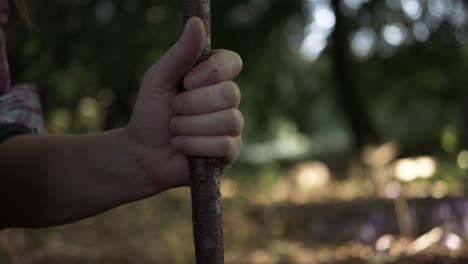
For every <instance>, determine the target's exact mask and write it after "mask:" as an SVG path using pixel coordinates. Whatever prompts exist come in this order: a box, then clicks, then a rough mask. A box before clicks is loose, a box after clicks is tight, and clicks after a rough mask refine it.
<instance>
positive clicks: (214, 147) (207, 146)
mask: <svg viewBox="0 0 468 264" xmlns="http://www.w3.org/2000/svg"><path fill="white" fill-rule="evenodd" d="M172 145H173V146H174V147H175V148H176V149H178V150H179V151H181V152H182V153H184V154H185V155H187V156H192V157H216V158H224V162H225V164H230V163H232V162H233V161H235V160H236V159H237V158H238V157H239V154H240V151H241V149H242V138H241V137H240V136H238V137H230V136H217V137H185V136H181V137H176V138H174V140H173V141H172Z"/></svg>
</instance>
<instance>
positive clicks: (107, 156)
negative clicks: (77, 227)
mask: <svg viewBox="0 0 468 264" xmlns="http://www.w3.org/2000/svg"><path fill="white" fill-rule="evenodd" d="M121 134H122V129H117V130H111V131H107V132H104V133H99V134H92V135H85V136H17V137H13V138H11V139H9V140H7V141H6V142H4V143H2V144H0V169H1V173H0V226H23V227H38V226H49V225H57V224H64V223H68V222H71V221H76V220H80V219H83V218H86V217H88V216H92V215H95V214H98V213H100V212H103V211H105V210H108V209H110V208H113V207H116V206H118V205H121V204H124V203H128V202H131V201H135V200H138V199H141V198H145V197H148V196H151V195H153V194H155V193H157V192H158V190H157V187H156V186H155V184H154V183H153V182H152V181H151V179H148V177H146V175H145V173H144V172H143V171H142V169H140V167H139V166H138V165H137V164H138V161H137V159H138V153H134V154H135V155H132V154H133V153H131V151H137V150H132V149H130V144H129V143H128V142H126V140H125V137H123V136H122V135H121ZM127 145H128V146H127Z"/></svg>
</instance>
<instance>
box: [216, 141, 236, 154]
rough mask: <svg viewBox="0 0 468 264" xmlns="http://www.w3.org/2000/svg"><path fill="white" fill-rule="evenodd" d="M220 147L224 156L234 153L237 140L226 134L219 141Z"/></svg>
mask: <svg viewBox="0 0 468 264" xmlns="http://www.w3.org/2000/svg"><path fill="white" fill-rule="evenodd" d="M219 145H220V146H219V148H220V150H221V152H222V153H223V156H224V157H229V156H231V155H232V153H233V151H234V148H235V142H234V139H233V138H232V137H229V136H225V137H223V138H222V139H221V141H220V143H219Z"/></svg>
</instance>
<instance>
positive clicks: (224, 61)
mask: <svg viewBox="0 0 468 264" xmlns="http://www.w3.org/2000/svg"><path fill="white" fill-rule="evenodd" d="M204 42H205V32H204V26H203V22H202V21H201V20H200V19H198V18H191V19H190V20H189V21H188V22H187V24H186V26H185V29H184V32H183V34H182V36H181V37H180V39H179V40H178V41H177V43H175V44H174V46H172V48H171V49H170V50H169V51H168V52H167V53H166V54H165V55H164V56H163V57H162V58H161V59H160V60H159V61H158V62H157V63H156V64H154V65H153V66H152V67H151V68H150V69H148V71H147V72H146V73H145V75H144V77H143V81H142V83H141V87H140V92H139V94H138V98H137V101H136V104H135V109H134V112H133V114H132V118H131V120H130V122H129V124H128V126H127V127H126V129H125V132H126V133H125V134H126V137H127V139H129V142H131V144H130V146H131V148H132V151H131V153H132V154H131V155H134V157H133V159H135V155H136V160H137V162H136V164H138V165H137V166H140V167H141V168H142V170H143V172H144V174H145V175H146V176H149V177H151V178H152V179H153V180H154V182H155V183H156V185H157V186H158V189H159V191H163V190H166V189H169V188H174V187H179V186H186V185H189V183H190V176H189V171H188V161H187V157H188V156H197V157H213V158H215V157H216V158H223V160H224V169H226V168H228V167H229V166H230V165H231V164H232V163H233V162H234V161H235V160H236V159H237V158H238V156H239V153H240V150H241V145H242V140H241V136H240V134H241V130H242V127H243V117H242V114H241V113H240V112H239V110H238V109H237V108H238V106H239V103H240V90H239V88H238V86H237V85H236V84H235V83H234V82H233V81H232V80H233V79H234V78H235V77H236V76H237V75H238V74H239V73H240V71H241V69H242V60H241V58H240V57H239V55H237V54H236V53H234V52H232V51H227V50H214V51H213V53H212V55H211V56H210V57H209V58H208V59H207V60H206V61H204V62H202V63H200V64H198V65H197V66H195V67H194V64H195V62H196V61H197V59H198V58H199V56H200V54H201V52H202V50H203V46H204ZM193 67H194V68H193ZM181 83H182V84H183V85H184V88H185V89H186V91H185V92H183V93H181V94H178V92H177V91H178V87H179V85H180V84H181Z"/></svg>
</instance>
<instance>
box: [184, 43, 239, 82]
mask: <svg viewBox="0 0 468 264" xmlns="http://www.w3.org/2000/svg"><path fill="white" fill-rule="evenodd" d="M241 70H242V59H241V57H240V56H239V55H238V54H237V53H235V52H233V51H229V50H222V49H220V50H214V51H213V52H212V54H211V55H210V57H209V58H208V59H207V60H206V61H204V62H202V63H200V64H198V65H197V66H195V68H193V69H192V70H191V71H190V72H189V73H188V74H187V76H186V77H185V79H184V88H185V89H186V90H190V89H193V88H197V87H202V86H207V85H213V84H216V83H219V82H224V81H229V80H232V79H234V78H236V77H237V75H239V73H240V72H241Z"/></svg>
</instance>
